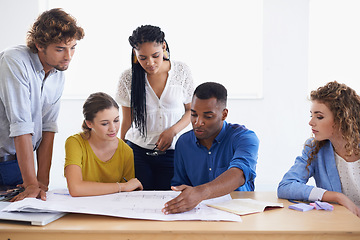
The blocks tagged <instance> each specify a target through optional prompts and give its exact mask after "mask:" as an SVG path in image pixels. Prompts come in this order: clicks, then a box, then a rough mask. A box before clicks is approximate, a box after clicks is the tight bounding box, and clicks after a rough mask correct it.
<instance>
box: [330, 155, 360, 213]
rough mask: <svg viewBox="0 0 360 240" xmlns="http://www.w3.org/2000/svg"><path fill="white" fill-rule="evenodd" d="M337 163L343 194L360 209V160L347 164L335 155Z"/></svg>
mask: <svg viewBox="0 0 360 240" xmlns="http://www.w3.org/2000/svg"><path fill="white" fill-rule="evenodd" d="M335 162H336V167H337V169H338V172H339V176H340V181H341V188H342V192H343V193H344V194H345V195H346V196H347V197H348V198H350V200H351V201H353V202H354V203H355V204H356V205H357V206H359V207H360V160H357V161H355V162H346V161H345V160H344V159H343V158H342V157H340V156H339V155H338V154H336V153H335Z"/></svg>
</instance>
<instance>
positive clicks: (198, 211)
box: [3, 190, 241, 222]
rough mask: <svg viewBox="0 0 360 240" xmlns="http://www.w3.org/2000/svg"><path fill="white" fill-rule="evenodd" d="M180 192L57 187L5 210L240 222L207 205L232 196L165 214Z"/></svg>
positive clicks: (226, 213)
mask: <svg viewBox="0 0 360 240" xmlns="http://www.w3.org/2000/svg"><path fill="white" fill-rule="evenodd" d="M178 194H179V192H174V191H135V192H122V193H115V194H109V195H103V196H94V197H71V196H70V195H69V194H68V192H67V191H66V190H54V191H49V192H48V193H47V200H46V201H42V200H39V199H34V198H26V199H24V200H22V201H19V202H14V203H12V204H10V205H9V206H8V207H7V208H5V209H3V211H30V212H51V211H57V212H73V213H86V214H95V215H106V216H114V217H124V218H135V219H148V220H162V221H175V220H205V221H236V222H241V217H240V216H238V215H236V214H232V213H228V212H224V211H221V210H217V209H214V208H211V207H208V206H206V204H211V203H216V202H223V201H226V200H231V196H230V195H225V196H223V197H219V198H215V199H210V200H206V201H203V202H201V203H200V204H199V205H198V206H197V207H195V208H194V209H192V210H190V211H188V212H185V213H178V214H169V215H165V214H163V213H162V212H161V209H162V208H163V207H164V204H165V203H166V202H168V201H170V200H171V199H173V198H175V197H176V196H177V195H178Z"/></svg>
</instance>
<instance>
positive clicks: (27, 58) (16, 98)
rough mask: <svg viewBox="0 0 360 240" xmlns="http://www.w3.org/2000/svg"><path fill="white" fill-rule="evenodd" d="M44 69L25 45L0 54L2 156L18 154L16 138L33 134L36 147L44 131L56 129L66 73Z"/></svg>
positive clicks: (0, 137)
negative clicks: (48, 71) (15, 144)
mask: <svg viewBox="0 0 360 240" xmlns="http://www.w3.org/2000/svg"><path fill="white" fill-rule="evenodd" d="M44 78H45V71H44V69H43V66H42V64H41V62H40V59H39V56H38V54H37V53H32V52H31V50H30V49H29V48H28V47H26V46H16V47H13V48H8V49H6V50H4V51H3V52H1V53H0V133H1V134H0V157H1V156H4V155H7V154H15V146H14V139H13V138H14V137H16V136H20V135H24V134H32V142H33V148H34V150H35V149H37V147H38V146H39V144H40V142H41V139H42V132H43V131H50V132H57V129H58V128H57V123H56V121H57V117H58V114H59V107H60V97H61V95H62V92H63V89H64V73H63V72H60V71H57V70H52V71H51V72H50V73H49V75H48V77H47V78H46V79H45V80H44Z"/></svg>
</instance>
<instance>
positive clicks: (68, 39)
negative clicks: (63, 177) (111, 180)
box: [0, 9, 84, 201]
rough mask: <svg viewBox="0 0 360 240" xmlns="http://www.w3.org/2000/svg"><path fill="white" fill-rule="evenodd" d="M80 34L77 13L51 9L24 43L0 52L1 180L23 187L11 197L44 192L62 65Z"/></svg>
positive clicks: (39, 196) (45, 189)
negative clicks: (35, 160)
mask: <svg viewBox="0 0 360 240" xmlns="http://www.w3.org/2000/svg"><path fill="white" fill-rule="evenodd" d="M83 37H84V30H83V29H82V28H81V27H79V26H78V25H77V22H76V19H75V18H73V17H72V16H70V15H69V14H67V13H66V12H64V11H63V10H62V9H51V10H49V11H45V12H43V13H42V14H41V15H40V16H39V17H38V19H37V20H36V21H35V23H34V24H33V26H32V27H31V29H30V30H29V32H28V35H27V46H23V45H19V46H15V47H12V48H7V49H5V50H4V51H3V52H0V133H1V134H0V185H10V186H16V185H19V184H20V185H21V186H22V187H23V188H24V191H23V192H22V193H20V194H19V195H17V196H15V197H14V198H13V199H12V200H11V201H18V200H21V199H24V198H27V197H37V198H41V199H43V200H45V198H46V194H45V192H46V191H47V189H48V185H49V173H50V167H51V158H52V149H53V141H54V135H55V132H57V123H56V121H57V117H58V114H59V107H60V98H61V95H62V92H63V89H64V73H63V71H65V70H66V69H67V68H68V66H69V63H70V61H71V59H72V56H73V54H74V52H75V46H76V44H77V41H78V40H81V39H82V38H83ZM34 151H36V159H37V173H36V172H35V163H34Z"/></svg>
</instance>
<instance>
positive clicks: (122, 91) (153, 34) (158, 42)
mask: <svg viewBox="0 0 360 240" xmlns="http://www.w3.org/2000/svg"><path fill="white" fill-rule="evenodd" d="M129 42H130V45H131V47H132V54H131V64H132V67H131V69H128V70H126V71H125V72H123V74H122V75H121V77H120V81H119V83H118V88H117V94H116V99H117V101H118V102H119V103H120V105H121V106H122V116H123V117H122V123H121V131H120V137H121V139H123V140H125V139H126V140H127V143H128V144H129V146H130V147H131V148H132V149H133V152H134V161H135V176H136V177H137V178H138V179H139V180H140V181H141V182H142V184H143V186H144V189H145V190H170V181H171V178H172V177H173V174H174V167H173V164H174V162H173V161H174V160H173V159H174V148H175V143H176V140H177V138H178V137H179V135H180V132H181V131H182V130H183V129H184V128H185V127H186V126H187V125H189V123H190V103H191V98H192V94H193V90H194V84H193V79H192V75H191V72H190V69H189V68H188V67H187V65H186V64H184V63H182V62H178V61H173V60H170V51H169V47H168V44H167V42H166V41H165V34H164V32H163V31H161V29H160V28H159V27H156V26H151V25H143V26H140V27H138V28H137V29H135V30H134V31H133V34H132V35H131V36H130V37H129Z"/></svg>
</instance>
